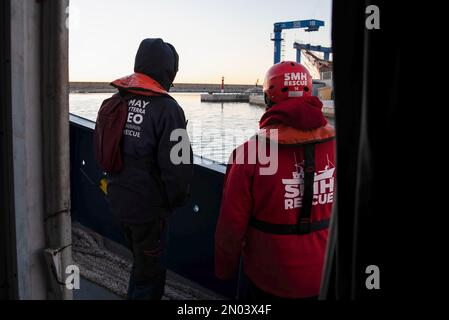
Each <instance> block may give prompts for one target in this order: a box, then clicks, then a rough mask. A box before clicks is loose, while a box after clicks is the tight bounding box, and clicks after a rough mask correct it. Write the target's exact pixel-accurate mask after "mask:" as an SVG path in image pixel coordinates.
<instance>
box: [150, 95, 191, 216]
mask: <svg viewBox="0 0 449 320" xmlns="http://www.w3.org/2000/svg"><path fill="white" fill-rule="evenodd" d="M164 107H165V108H164V110H162V114H161V117H160V118H159V123H158V131H159V132H158V133H159V144H158V153H157V161H158V165H159V169H160V174H161V180H162V184H163V187H164V191H165V193H166V196H167V200H168V205H169V207H170V208H176V207H179V206H182V205H183V204H184V203H185V202H186V200H187V198H188V196H189V194H190V183H191V179H192V177H193V152H192V148H191V145H190V140H189V137H188V134H187V130H186V125H187V123H186V119H185V116H184V112H183V110H182V109H181V107H180V106H179V105H178V104H177V103H176V102H175V101H174V100H171V99H167V102H166V103H165V106H164Z"/></svg>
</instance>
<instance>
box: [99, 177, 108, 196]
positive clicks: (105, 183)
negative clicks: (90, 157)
mask: <svg viewBox="0 0 449 320" xmlns="http://www.w3.org/2000/svg"><path fill="white" fill-rule="evenodd" d="M100 189H101V191H103V192H104V194H106V195H107V194H108V180H106V178H103V179H101V180H100Z"/></svg>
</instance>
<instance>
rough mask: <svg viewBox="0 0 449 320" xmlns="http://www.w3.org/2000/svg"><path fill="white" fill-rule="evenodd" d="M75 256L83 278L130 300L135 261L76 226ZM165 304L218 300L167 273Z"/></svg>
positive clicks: (74, 226) (99, 236) (90, 232)
mask: <svg viewBox="0 0 449 320" xmlns="http://www.w3.org/2000/svg"><path fill="white" fill-rule="evenodd" d="M72 256H73V261H74V262H75V263H76V264H77V265H78V266H79V268H80V273H81V276H83V277H84V278H86V279H87V280H90V281H91V282H93V283H95V284H97V285H99V286H101V287H103V288H106V289H107V290H109V291H111V292H113V293H115V294H116V295H118V296H120V297H122V298H126V292H127V290H128V280H129V275H130V272H131V266H132V261H130V260H128V259H127V258H125V257H123V256H121V255H118V254H116V253H114V252H112V251H110V250H108V249H107V248H106V247H105V245H104V241H103V238H102V236H101V235H99V234H97V233H95V232H92V231H90V230H87V229H86V228H84V227H82V226H81V225H79V224H76V223H73V224H72ZM163 299H164V300H216V299H219V297H217V296H213V295H211V294H209V293H205V292H203V291H201V290H200V289H198V288H193V287H192V286H189V285H187V284H185V283H181V282H179V281H177V280H176V279H173V276H171V273H170V272H167V281H166V286H165V294H164V297H163Z"/></svg>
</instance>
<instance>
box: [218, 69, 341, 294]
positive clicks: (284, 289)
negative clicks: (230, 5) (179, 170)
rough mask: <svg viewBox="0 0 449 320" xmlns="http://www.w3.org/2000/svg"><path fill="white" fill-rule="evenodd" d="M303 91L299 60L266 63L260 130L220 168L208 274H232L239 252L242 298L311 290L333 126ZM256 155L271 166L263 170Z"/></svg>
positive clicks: (326, 205)
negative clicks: (268, 65) (223, 169)
mask: <svg viewBox="0 0 449 320" xmlns="http://www.w3.org/2000/svg"><path fill="white" fill-rule="evenodd" d="M311 92H312V78H311V76H310V74H309V72H308V71H307V69H306V68H305V67H304V66H302V65H301V64H299V63H296V62H291V61H285V62H281V63H278V64H276V65H274V66H272V67H271V68H270V69H269V70H268V72H267V75H266V78H265V82H264V95H265V102H266V104H267V111H266V112H265V114H264V115H263V116H262V118H261V120H260V129H261V130H260V131H259V132H258V134H257V135H255V136H254V137H253V138H251V139H249V140H248V141H247V142H246V143H245V144H243V145H242V146H240V147H238V148H237V149H236V150H235V151H234V152H233V155H232V156H231V159H230V163H229V165H228V167H227V171H226V175H225V182H224V190H223V198H222V204H221V211H220V216H219V219H218V224H217V229H216V234H215V273H216V275H217V277H218V278H220V279H223V280H226V279H231V278H233V277H234V276H236V275H237V273H238V270H239V263H240V257H241V256H242V260H243V273H244V275H245V278H247V280H248V282H249V284H248V289H247V294H246V297H245V298H246V299H256V300H260V299H262V300H264V299H283V298H286V299H303V298H314V297H317V296H318V294H319V289H320V280H321V274H322V271H323V264H324V256H325V250H326V243H327V238H328V226H329V220H330V215H331V209H332V204H333V201H334V193H335V186H336V184H335V162H334V148H335V146H334V138H335V131H334V128H333V127H332V126H330V125H329V124H328V123H327V120H326V118H325V117H324V116H323V113H322V110H321V109H322V106H323V104H322V102H321V101H320V100H319V99H318V98H317V97H314V96H312V95H311ZM273 146H274V147H273ZM267 150H268V153H267ZM261 154H262V155H268V159H270V161H269V162H271V163H269V166H271V167H274V168H276V170H265V171H264V169H267V162H266V161H261V158H263V157H261ZM265 158H266V157H265ZM265 158H264V159H265ZM273 163H274V165H273Z"/></svg>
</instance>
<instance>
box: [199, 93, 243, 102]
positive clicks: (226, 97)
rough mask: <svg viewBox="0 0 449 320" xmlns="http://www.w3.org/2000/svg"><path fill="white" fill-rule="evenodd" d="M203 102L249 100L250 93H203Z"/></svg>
mask: <svg viewBox="0 0 449 320" xmlns="http://www.w3.org/2000/svg"><path fill="white" fill-rule="evenodd" d="M201 101H202V102H249V95H247V94H243V93H213V94H202V95H201Z"/></svg>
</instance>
